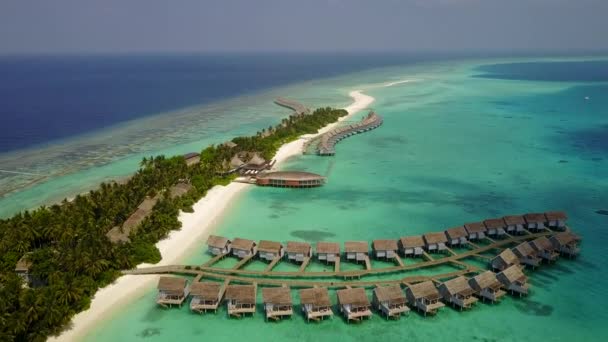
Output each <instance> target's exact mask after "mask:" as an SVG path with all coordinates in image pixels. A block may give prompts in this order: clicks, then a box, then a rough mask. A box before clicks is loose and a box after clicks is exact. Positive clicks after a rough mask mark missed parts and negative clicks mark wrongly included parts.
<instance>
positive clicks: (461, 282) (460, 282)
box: [442, 276, 475, 296]
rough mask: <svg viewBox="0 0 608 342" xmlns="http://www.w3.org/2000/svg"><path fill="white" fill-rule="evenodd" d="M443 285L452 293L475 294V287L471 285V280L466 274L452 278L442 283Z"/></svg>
mask: <svg viewBox="0 0 608 342" xmlns="http://www.w3.org/2000/svg"><path fill="white" fill-rule="evenodd" d="M442 286H443V287H444V288H445V289H446V290H447V291H448V293H449V294H450V295H452V296H453V295H456V294H461V295H463V296H468V295H471V294H473V292H475V291H473V289H472V288H471V285H469V280H468V279H467V278H465V277H464V276H460V277H456V278H454V279H450V280H448V281H446V282H444V283H443V284H442Z"/></svg>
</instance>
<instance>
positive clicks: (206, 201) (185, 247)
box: [47, 90, 375, 342]
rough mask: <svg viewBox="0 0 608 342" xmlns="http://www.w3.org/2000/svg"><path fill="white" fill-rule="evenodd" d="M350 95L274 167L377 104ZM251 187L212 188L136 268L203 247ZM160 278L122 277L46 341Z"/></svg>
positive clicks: (77, 328) (73, 334)
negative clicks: (340, 110) (338, 112)
mask: <svg viewBox="0 0 608 342" xmlns="http://www.w3.org/2000/svg"><path fill="white" fill-rule="evenodd" d="M348 95H349V96H350V97H351V98H352V99H353V100H354V102H353V103H351V104H350V105H348V106H347V107H345V108H344V109H345V110H346V111H347V112H348V114H347V115H346V116H343V117H341V118H340V119H338V121H336V122H334V123H331V124H329V125H327V126H325V127H323V128H321V129H320V130H319V131H318V132H317V133H315V134H307V135H302V136H301V137H300V138H298V139H297V140H294V141H291V142H289V143H287V144H284V145H282V146H281V147H280V148H279V150H278V151H277V153H276V155H275V157H274V159H275V160H276V163H275V167H278V166H280V165H281V164H283V163H284V162H285V161H286V160H287V159H289V158H291V157H293V156H297V155H298V154H301V153H302V151H303V148H304V143H305V142H306V141H307V140H309V139H311V138H314V137H316V136H318V135H321V134H323V133H325V132H328V131H330V130H332V129H333V128H334V127H336V126H337V125H338V124H339V123H340V122H342V121H344V120H347V119H349V118H350V117H352V116H353V115H354V114H356V113H358V112H360V111H361V110H363V109H365V108H367V107H368V106H369V105H370V104H372V103H373V102H374V101H375V98H373V97H371V96H369V95H365V94H363V93H362V91H361V90H353V91H351V92H349V94H348ZM249 187H251V185H249V184H243V183H236V182H232V183H230V184H228V185H227V186H215V187H213V188H212V189H211V190H209V192H208V193H207V194H206V195H205V197H203V198H201V199H200V200H199V201H198V202H196V203H195V204H194V205H193V209H194V212H192V213H184V212H180V213H179V217H178V219H179V221H180V222H181V223H182V227H181V229H180V230H174V231H172V232H171V233H170V234H169V236H168V237H167V238H165V239H163V240H161V241H159V242H158V243H156V247H157V248H158V249H159V251H160V253H161V256H162V259H161V261H160V262H158V263H157V264H154V265H151V264H140V265H138V266H137V267H147V266H164V265H170V264H175V263H177V262H179V261H180V260H182V259H184V258H186V257H187V256H188V255H189V254H190V252H191V251H192V250H194V249H195V248H197V246H200V242H201V241H203V240H204V239H205V238H206V237H207V236H209V235H210V234H211V233H212V232H213V230H214V228H216V226H217V224H218V222H219V221H221V218H222V217H223V216H224V214H225V212H226V211H227V209H228V208H229V205H230V204H231V203H232V202H233V201H234V200H235V199H236V198H237V196H238V195H239V194H242V193H243V191H244V190H245V189H247V188H249ZM209 213H211V215H209ZM158 278H159V276H158V275H123V276H121V277H119V278H118V279H116V281H114V282H113V283H112V284H110V285H108V286H106V287H104V288H101V289H99V290H98V291H97V292H96V293H95V295H94V296H93V298H92V299H91V305H90V307H89V309H87V310H85V311H82V312H80V313H78V314H76V315H75V316H74V317H72V321H71V327H70V328H69V329H67V330H65V331H63V332H62V333H61V334H60V335H58V336H54V337H50V338H49V339H48V340H47V341H57V342H63V341H74V340H78V339H81V338H83V337H84V336H85V335H86V334H87V333H89V332H90V331H91V330H92V329H93V328H94V327H95V325H96V324H98V322H99V321H103V320H104V319H105V318H107V317H108V316H109V315H110V314H112V313H113V312H116V311H118V310H120V309H121V308H122V307H123V306H124V305H126V304H128V303H129V302H131V301H133V300H135V299H137V298H140V297H141V296H142V295H144V294H145V292H146V291H147V290H149V289H150V288H151V287H153V286H154V284H155V283H156V282H157V281H158Z"/></svg>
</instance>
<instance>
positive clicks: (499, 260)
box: [490, 248, 520, 271]
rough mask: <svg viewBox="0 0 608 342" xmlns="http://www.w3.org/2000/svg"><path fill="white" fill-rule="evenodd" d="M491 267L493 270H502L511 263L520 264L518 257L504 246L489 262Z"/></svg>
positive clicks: (511, 264)
mask: <svg viewBox="0 0 608 342" xmlns="http://www.w3.org/2000/svg"><path fill="white" fill-rule="evenodd" d="M490 264H491V265H492V269H493V270H495V271H503V270H506V269H507V268H509V267H511V266H513V265H517V266H519V265H520V262H519V258H518V257H517V255H515V253H513V251H512V250H511V249H510V248H505V249H504V250H503V251H502V252H501V253H500V254H498V255H497V256H496V257H494V259H492V261H491V262H490Z"/></svg>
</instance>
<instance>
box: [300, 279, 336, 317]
mask: <svg viewBox="0 0 608 342" xmlns="http://www.w3.org/2000/svg"><path fill="white" fill-rule="evenodd" d="M300 304H301V305H302V312H304V315H306V320H308V321H310V320H313V321H318V320H319V319H321V320H323V319H325V317H331V316H333V314H334V313H333V311H331V301H330V300H329V292H328V291H327V289H326V288H324V287H315V288H310V289H303V290H300Z"/></svg>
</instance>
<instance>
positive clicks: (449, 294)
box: [439, 276, 477, 310]
mask: <svg viewBox="0 0 608 342" xmlns="http://www.w3.org/2000/svg"><path fill="white" fill-rule="evenodd" d="M439 293H440V294H441V296H442V297H443V300H444V301H445V302H446V303H448V304H452V306H454V307H459V308H460V310H462V309H469V308H470V307H471V306H472V305H473V304H475V303H476V302H477V298H476V297H474V296H473V294H474V293H475V291H474V290H473V288H472V287H471V285H469V281H468V279H467V278H465V277H463V276H460V277H456V278H454V279H450V280H448V281H446V282H443V283H441V285H439Z"/></svg>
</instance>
